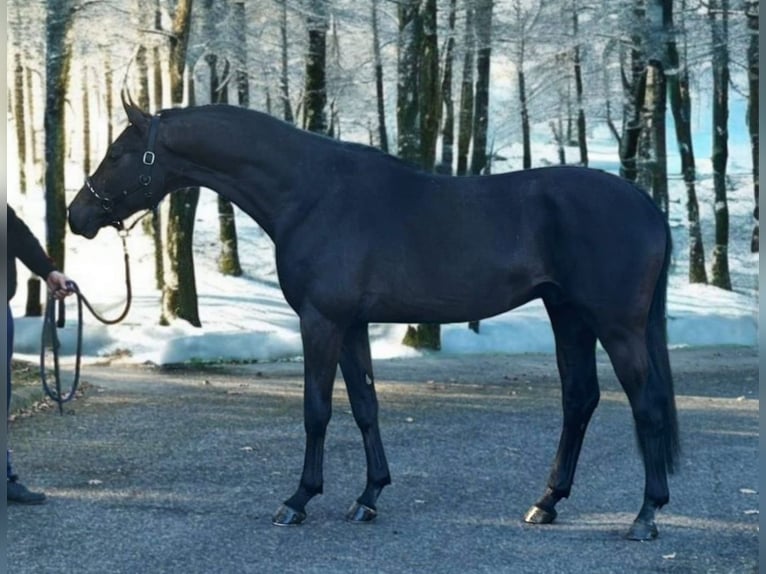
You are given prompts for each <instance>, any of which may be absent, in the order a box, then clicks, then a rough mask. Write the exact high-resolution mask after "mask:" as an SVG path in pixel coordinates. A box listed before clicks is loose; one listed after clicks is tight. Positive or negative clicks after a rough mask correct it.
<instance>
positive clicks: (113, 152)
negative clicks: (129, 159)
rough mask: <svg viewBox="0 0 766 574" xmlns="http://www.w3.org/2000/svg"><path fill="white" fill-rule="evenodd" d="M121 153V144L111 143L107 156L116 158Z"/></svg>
mask: <svg viewBox="0 0 766 574" xmlns="http://www.w3.org/2000/svg"><path fill="white" fill-rule="evenodd" d="M121 155H122V146H119V145H113V146H112V147H110V148H109V157H110V158H112V159H117V158H118V157H120V156H121Z"/></svg>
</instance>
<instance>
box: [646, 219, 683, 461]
mask: <svg viewBox="0 0 766 574" xmlns="http://www.w3.org/2000/svg"><path fill="white" fill-rule="evenodd" d="M665 232H666V237H667V244H666V247H665V259H664V261H663V262H662V269H661V271H660V275H659V277H658V278H657V284H656V286H655V288H654V297H653V299H652V304H651V306H650V308H649V321H648V324H647V331H646V345H647V349H648V353H649V377H648V383H647V385H648V388H647V391H648V392H649V393H650V394H651V395H654V396H655V397H656V398H657V403H658V406H659V407H660V408H661V410H662V412H661V420H662V431H661V432H662V435H661V441H660V445H661V446H660V448H661V449H662V452H661V453H660V456H661V459H662V460H664V463H665V467H666V468H667V470H668V471H669V472H671V473H672V472H673V471H674V469H675V466H676V462H677V460H678V455H679V453H680V441H679V436H678V417H677V414H676V401H675V394H674V392H673V375H672V373H671V371H670V359H669V357H668V337H667V315H666V301H667V287H668V273H669V268H670V260H671V257H672V251H673V247H672V242H671V235H670V227H669V226H668V224H667V222H665Z"/></svg>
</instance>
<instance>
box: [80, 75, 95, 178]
mask: <svg viewBox="0 0 766 574" xmlns="http://www.w3.org/2000/svg"><path fill="white" fill-rule="evenodd" d="M90 141H91V133H90V88H89V87H88V66H87V64H86V65H84V66H83V67H82V165H83V169H84V170H85V173H90V172H91V168H92V164H93V160H92V157H91V153H90Z"/></svg>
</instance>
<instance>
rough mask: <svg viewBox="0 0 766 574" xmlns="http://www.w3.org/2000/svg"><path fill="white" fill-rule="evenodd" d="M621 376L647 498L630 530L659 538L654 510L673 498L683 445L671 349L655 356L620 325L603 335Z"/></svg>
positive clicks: (638, 537) (640, 537)
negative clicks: (673, 475)
mask: <svg viewBox="0 0 766 574" xmlns="http://www.w3.org/2000/svg"><path fill="white" fill-rule="evenodd" d="M601 343H602V344H603V346H604V349H605V350H606V351H607V353H608V354H609V358H610V359H611V361H612V366H613V367H614V370H615V373H616V374H617V378H618V379H619V381H620V384H621V385H622V387H623V389H624V390H625V392H626V394H627V395H628V400H629V401H630V406H631V409H632V411H633V418H634V420H635V424H636V435H637V438H638V446H639V449H640V451H641V456H642V458H643V461H644V471H645V485H644V502H643V505H642V507H641V510H640V512H639V513H638V516H637V517H636V519H635V520H634V522H633V525H632V526H631V528H630V530H629V531H628V534H627V538H629V539H632V540H652V539H654V538H656V537H657V534H658V531H657V526H656V524H655V514H656V511H657V510H658V509H660V508H661V507H662V506H664V505H665V504H667V502H668V500H669V490H668V480H667V474H668V471H672V470H673V462H674V458H675V455H676V450H677V447H678V434H677V433H678V427H677V422H676V412H675V402H674V399H673V390H672V381H671V380H670V370H669V367H668V366H667V347H660V346H657V347H656V349H655V351H654V352H655V356H652V355H651V353H650V350H649V348H648V346H647V338H646V336H645V335H644V333H634V332H627V331H626V330H624V329H618V330H615V331H614V332H612V333H610V334H609V335H608V336H607V337H602V338H601Z"/></svg>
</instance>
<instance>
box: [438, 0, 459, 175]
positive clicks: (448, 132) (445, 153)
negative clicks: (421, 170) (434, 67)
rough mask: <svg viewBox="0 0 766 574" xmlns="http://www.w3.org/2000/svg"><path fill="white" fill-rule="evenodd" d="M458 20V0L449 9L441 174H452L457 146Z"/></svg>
mask: <svg viewBox="0 0 766 574" xmlns="http://www.w3.org/2000/svg"><path fill="white" fill-rule="evenodd" d="M456 19H457V0H450V7H449V16H448V22H449V37H448V38H447V46H446V48H445V50H444V75H443V76H442V102H443V105H444V122H443V124H442V152H441V161H440V163H439V166H438V168H437V171H438V172H439V173H443V174H446V175H450V174H452V160H453V156H454V150H453V147H454V144H455V102H454V101H453V99H452V67H453V65H454V59H455V20H456Z"/></svg>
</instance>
